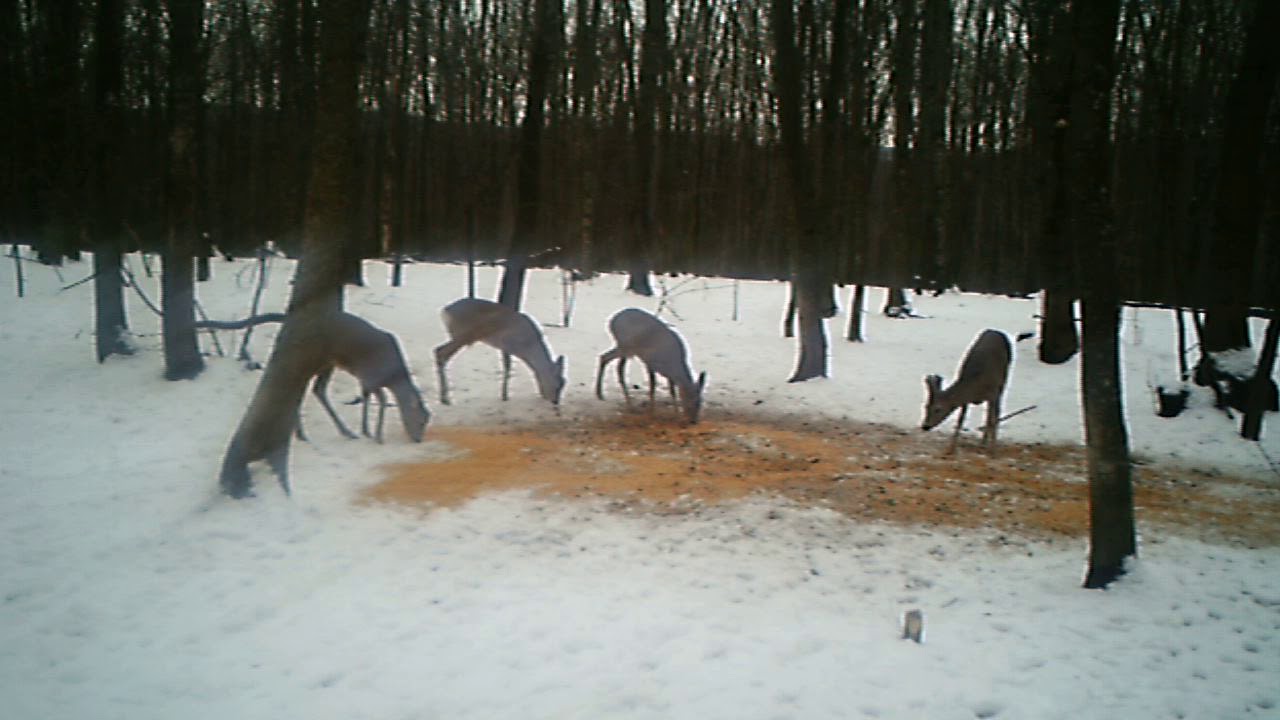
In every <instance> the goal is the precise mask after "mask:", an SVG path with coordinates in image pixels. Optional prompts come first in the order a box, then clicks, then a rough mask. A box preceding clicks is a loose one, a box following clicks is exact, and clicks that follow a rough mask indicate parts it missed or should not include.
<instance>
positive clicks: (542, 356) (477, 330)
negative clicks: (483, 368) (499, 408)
mask: <svg viewBox="0 0 1280 720" xmlns="http://www.w3.org/2000/svg"><path fill="white" fill-rule="evenodd" d="M440 315H441V318H442V319H443V320H444V327H445V330H446V331H447V332H448V333H449V341H448V342H445V343H442V344H441V345H440V346H438V347H437V348H436V374H437V376H438V379H439V381H440V402H441V403H444V404H445V405H448V404H449V384H448V379H447V378H446V377H445V372H444V370H445V366H446V365H448V364H449V360H451V359H452V358H453V356H454V355H456V354H457V353H458V351H460V350H462V349H463V348H464V347H466V346H468V345H470V344H472V343H475V342H482V343H484V344H486V345H489V346H490V347H493V348H496V349H497V350H499V351H501V352H502V399H503V400H506V399H507V387H508V385H509V384H510V381H511V357H512V356H515V357H518V358H520V359H521V360H523V361H524V363H525V364H526V365H528V366H529V369H530V370H532V371H533V375H534V378H536V379H537V382H538V393H539V394H540V395H541V396H542V397H543V399H545V400H546V401H547V402H549V403H551V404H552V405H554V406H556V408H557V410H558V409H559V406H560V393H562V392H564V385H565V380H564V356H563V355H561V356H560V357H558V358H556V359H555V360H554V361H553V360H552V359H551V352H550V350H549V349H548V348H547V342H546V340H545V339H544V338H543V337H542V331H541V330H540V329H538V324H537V323H536V322H534V320H533V318H531V317H529V316H528V315H525V314H524V313H521V312H517V311H515V310H512V309H511V308H509V307H507V306H506V305H502V304H499V303H496V302H493V301H491V300H481V299H479V298H462V299H461V300H455V301H454V302H452V303H450V304H449V305H448V306H446V307H445V308H444V310H441V311H440Z"/></svg>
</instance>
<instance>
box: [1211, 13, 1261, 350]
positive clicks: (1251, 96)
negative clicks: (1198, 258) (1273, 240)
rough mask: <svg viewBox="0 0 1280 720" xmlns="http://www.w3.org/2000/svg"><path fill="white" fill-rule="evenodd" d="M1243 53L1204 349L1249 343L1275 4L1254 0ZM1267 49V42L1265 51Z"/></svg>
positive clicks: (1227, 117) (1231, 111)
mask: <svg viewBox="0 0 1280 720" xmlns="http://www.w3.org/2000/svg"><path fill="white" fill-rule="evenodd" d="M1253 4H1254V7H1255V12H1254V13H1253V15H1254V17H1253V22H1252V23H1250V24H1249V25H1248V26H1247V27H1248V28H1249V31H1248V36H1247V37H1246V39H1245V49H1244V57H1243V59H1242V60H1241V62H1240V68H1239V70H1238V71H1237V73H1236V77H1235V79H1234V80H1233V81H1232V83H1231V88H1230V90H1229V91H1228V93H1227V102H1226V112H1225V114H1224V117H1223V136H1224V141H1223V146H1222V174H1221V179H1220V181H1219V186H1218V194H1217V201H1216V203H1215V205H1214V215H1213V220H1214V222H1213V225H1214V227H1213V233H1214V237H1213V251H1212V252H1211V253H1210V255H1209V263H1208V266H1209V267H1208V268H1207V270H1208V271H1209V272H1211V273H1212V276H1211V277H1210V278H1208V283H1209V284H1210V286H1211V287H1212V288H1213V299H1212V301H1211V302H1210V303H1209V304H1208V307H1207V308H1206V312H1205V337H1204V338H1203V340H1204V345H1205V349H1206V350H1208V351H1217V350H1228V349H1231V348H1242V347H1249V335H1248V325H1247V320H1246V317H1247V315H1248V310H1249V305H1250V303H1251V302H1253V301H1255V300H1256V299H1257V297H1256V296H1257V295H1258V294H1259V293H1258V292H1257V290H1258V289H1257V288H1254V287H1253V283H1252V280H1253V267H1254V263H1255V260H1256V258H1257V252H1258V242H1259V233H1258V228H1259V224H1260V222H1261V218H1262V209H1263V203H1262V192H1263V190H1262V188H1263V187H1264V183H1263V182H1262V179H1263V178H1262V156H1263V153H1260V152H1258V149H1259V148H1260V147H1263V145H1264V141H1265V137H1266V127H1267V112H1268V108H1269V106H1270V105H1271V98H1272V96H1273V95H1274V91H1275V86H1276V78H1277V75H1280V52H1276V49H1275V48H1274V47H1272V45H1273V44H1274V42H1275V37H1276V35H1277V34H1278V33H1280V3H1277V2H1274V0H1256V2H1254V3H1253ZM1267 48H1271V49H1270V50H1268V49H1267Z"/></svg>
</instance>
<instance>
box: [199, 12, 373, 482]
mask: <svg viewBox="0 0 1280 720" xmlns="http://www.w3.org/2000/svg"><path fill="white" fill-rule="evenodd" d="M320 12H321V23H320V27H321V30H320V42H321V51H320V52H321V60H320V76H319V77H320V91H319V97H318V107H317V123H316V130H315V146H314V150H313V153H312V165H311V177H310V185H309V189H308V193H307V210H306V222H305V225H304V228H303V232H304V253H303V258H302V260H301V261H300V262H299V264H298V273H297V277H296V278H295V280H294V286H293V294H292V296H291V298H290V300H289V308H288V315H287V317H286V319H285V323H284V326H283V327H282V328H281V330H280V335H279V336H278V337H277V339H276V345H275V349H274V350H273V351H272V353H271V359H270V360H269V361H268V362H267V368H266V371H265V372H264V373H263V376H262V380H261V381H259V383H258V388H257V390H256V391H255V392H254V396H253V399H252V400H251V401H250V403H249V408H248V410H247V411H246V412H245V415H244V418H243V419H242V420H241V421H240V425H239V426H238V427H237V428H236V432H235V435H233V436H232V438H231V442H230V444H229V445H228V447H227V452H226V455H225V456H224V457H223V461H222V471H221V474H220V482H221V485H222V490H223V492H225V493H227V494H228V495H230V496H232V497H235V498H242V497H245V496H247V495H249V494H251V489H252V488H251V481H250V477H249V468H248V465H249V463H250V462H252V461H255V460H266V461H267V462H268V463H269V464H270V465H271V468H272V470H274V471H275V473H276V477H277V479H278V480H279V481H280V485H281V487H283V488H284V490H285V492H286V493H288V492H289V491H290V490H289V479H288V459H289V442H290V438H291V437H292V434H293V430H294V428H295V427H296V426H297V421H298V411H299V407H300V405H301V402H302V396H303V393H304V391H305V390H306V387H307V383H308V382H309V381H310V380H311V378H312V377H313V376H314V375H315V374H316V372H318V371H319V370H320V368H321V367H322V366H323V364H324V363H325V362H326V361H327V360H328V358H329V357H331V356H332V349H331V348H330V347H329V342H330V338H331V333H329V332H328V329H329V327H331V325H332V323H333V322H334V319H335V318H336V317H337V315H338V313H340V312H341V311H342V281H343V278H344V256H345V245H346V244H347V243H348V242H350V241H351V238H352V232H353V230H354V228H355V224H356V222H357V219H358V218H357V217H356V213H357V212H358V208H357V207H356V206H355V203H354V202H353V200H352V193H351V192H350V188H351V187H352V186H353V184H354V168H355V162H356V160H355V152H356V148H357V147H358V144H359V143H358V138H359V112H358V96H357V87H358V82H359V77H360V62H361V58H362V56H363V52H364V36H365V28H366V27H367V25H368V14H369V0H322V1H321V3H320Z"/></svg>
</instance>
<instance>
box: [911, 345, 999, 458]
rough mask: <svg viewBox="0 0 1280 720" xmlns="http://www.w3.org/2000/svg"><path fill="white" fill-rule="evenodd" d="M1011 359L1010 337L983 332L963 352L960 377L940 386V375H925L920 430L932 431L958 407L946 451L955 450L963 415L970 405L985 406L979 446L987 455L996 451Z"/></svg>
mask: <svg viewBox="0 0 1280 720" xmlns="http://www.w3.org/2000/svg"><path fill="white" fill-rule="evenodd" d="M1012 358H1013V351H1012V346H1011V345H1010V343H1009V337H1008V336H1007V335H1005V334H1004V333H1002V332H1000V331H999V330H983V331H982V332H981V333H980V334H979V335H978V337H977V339H976V340H974V341H973V345H971V346H970V347H969V352H967V353H965V356H964V360H963V361H962V362H961V363H960V375H959V376H958V377H957V378H956V381H955V382H954V383H952V384H951V386H950V387H948V388H946V389H945V390H944V389H943V387H942V376H941V375H928V376H926V377H925V379H924V385H925V389H926V391H927V393H928V398H927V399H926V401H925V406H924V422H923V423H922V424H921V425H920V427H921V429H923V430H932V429H933V428H934V427H936V426H938V425H939V424H941V423H942V422H943V421H945V420H946V419H947V418H948V417H950V415H951V413H952V412H955V409H956V408H960V420H959V422H957V423H956V431H955V434H954V435H952V436H951V448H950V450H949V452H952V453H954V452H955V451H956V443H957V442H958V441H959V439H960V430H961V429H963V428H964V416H965V413H966V412H968V410H969V405H977V404H979V403H984V402H985V403H986V404H987V424H986V426H985V427H984V428H983V430H982V443H983V445H986V446H987V447H988V449H989V450H990V452H992V453H993V454H994V453H995V449H996V427H997V425H998V424H999V423H1000V397H1001V395H1003V394H1004V386H1005V384H1006V383H1007V382H1008V379H1009V363H1010V361H1011V360H1012Z"/></svg>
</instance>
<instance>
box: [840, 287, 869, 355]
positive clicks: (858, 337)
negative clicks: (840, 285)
mask: <svg viewBox="0 0 1280 720" xmlns="http://www.w3.org/2000/svg"><path fill="white" fill-rule="evenodd" d="M866 305H867V286H866V285H858V286H857V287H855V288H854V289H853V299H852V300H850V301H849V331H848V333H847V334H846V335H845V338H846V339H848V340H849V341H851V342H866V339H867V338H866V333H865V332H863V329H862V327H863V325H864V322H863V316H864V315H866V310H865V308H866Z"/></svg>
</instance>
